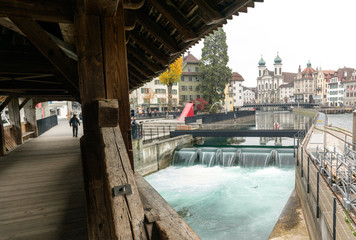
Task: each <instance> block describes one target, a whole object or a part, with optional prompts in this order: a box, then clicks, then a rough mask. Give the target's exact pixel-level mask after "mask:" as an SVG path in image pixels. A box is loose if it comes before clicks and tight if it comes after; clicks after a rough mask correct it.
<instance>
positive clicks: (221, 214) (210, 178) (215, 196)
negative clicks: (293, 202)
mask: <svg viewBox="0 0 356 240" xmlns="http://www.w3.org/2000/svg"><path fill="white" fill-rule="evenodd" d="M146 180H147V181H148V182H149V183H150V184H151V185H152V186H153V187H154V188H155V189H156V190H157V191H158V192H159V193H160V194H161V195H162V196H163V197H164V198H165V199H166V200H167V202H168V203H169V204H171V205H172V207H173V208H174V209H175V210H176V211H177V212H178V213H179V214H180V215H181V216H182V217H183V218H184V219H185V220H186V221H187V223H188V224H189V225H190V226H191V227H192V228H193V230H194V231H195V232H196V233H197V234H198V235H199V236H200V237H201V238H202V239H204V240H206V239H214V240H218V239H224V240H225V239H228V240H230V239H238V240H250V239H254V240H259V239H268V236H269V235H270V233H271V231H272V230H273V227H274V225H275V223H276V222H277V220H278V217H279V215H280V214H281V212H282V210H283V208H284V206H285V204H286V202H287V200H288V198H289V196H290V194H291V192H292V190H293V188H294V167H289V168H277V167H266V168H244V167H240V166H237V167H220V166H215V167H206V166H202V165H195V166H190V167H173V166H171V167H168V168H166V169H164V170H161V171H159V172H157V173H154V174H152V175H150V176H147V177H146Z"/></svg>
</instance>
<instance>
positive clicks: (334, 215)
mask: <svg viewBox="0 0 356 240" xmlns="http://www.w3.org/2000/svg"><path fill="white" fill-rule="evenodd" d="M333 240H336V197H334V201H333Z"/></svg>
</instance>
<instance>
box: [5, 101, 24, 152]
mask: <svg viewBox="0 0 356 240" xmlns="http://www.w3.org/2000/svg"><path fill="white" fill-rule="evenodd" d="M8 108H9V118H10V123H11V124H12V128H11V137H13V139H14V141H15V142H16V144H17V145H21V144H22V143H23V140H22V129H21V119H20V108H19V99H18V98H17V97H14V98H13V99H12V100H11V101H10V103H9V105H8Z"/></svg>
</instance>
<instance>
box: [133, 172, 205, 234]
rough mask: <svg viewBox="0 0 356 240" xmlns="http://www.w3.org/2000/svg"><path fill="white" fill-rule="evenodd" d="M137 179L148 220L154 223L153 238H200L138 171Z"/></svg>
mask: <svg viewBox="0 0 356 240" xmlns="http://www.w3.org/2000/svg"><path fill="white" fill-rule="evenodd" d="M135 179H136V183H137V188H138V191H139V192H140V196H141V200H142V204H143V208H144V209H145V218H146V222H147V223H153V235H152V236H151V238H152V239H180V240H183V239H187V240H194V239H200V237H199V236H198V235H197V234H196V233H195V232H194V231H193V230H192V229H191V228H190V227H189V225H188V224H187V223H186V222H185V221H184V220H183V219H182V218H181V217H180V216H179V215H178V213H177V212H176V211H175V210H174V209H173V208H172V207H171V206H170V205H169V204H168V203H167V202H166V200H164V199H163V198H162V196H161V195H160V194H159V193H158V192H157V191H156V190H155V189H154V188H153V187H152V186H151V185H150V184H149V183H148V182H147V181H146V180H145V179H144V178H143V177H142V176H141V175H140V174H138V173H136V174H135Z"/></svg>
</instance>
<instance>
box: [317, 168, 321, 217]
mask: <svg viewBox="0 0 356 240" xmlns="http://www.w3.org/2000/svg"><path fill="white" fill-rule="evenodd" d="M319 176H320V173H319V172H317V175H316V218H319V178H320V177H319Z"/></svg>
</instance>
